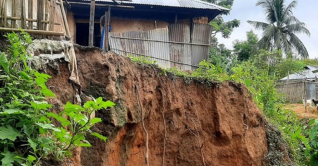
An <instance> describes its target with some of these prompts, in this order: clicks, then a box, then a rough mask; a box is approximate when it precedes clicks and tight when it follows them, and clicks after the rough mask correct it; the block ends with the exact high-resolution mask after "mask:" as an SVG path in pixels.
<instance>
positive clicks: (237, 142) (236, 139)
mask: <svg viewBox="0 0 318 166" xmlns="http://www.w3.org/2000/svg"><path fill="white" fill-rule="evenodd" d="M76 55H77V62H78V70H79V77H80V81H81V86H82V87H81V91H82V95H81V96H89V95H91V96H93V97H99V96H102V97H103V98H104V100H111V101H113V102H115V103H116V106H115V107H114V108H113V109H111V110H101V111H99V112H97V113H96V116H98V117H101V118H102V119H103V123H100V124H98V126H96V128H94V130H96V131H99V132H100V133H101V134H104V135H107V136H108V140H107V143H103V142H102V141H99V140H97V139H95V138H89V140H90V141H91V142H92V144H93V147H92V148H83V149H77V150H76V151H75V152H74V154H75V157H74V158H73V160H72V161H71V163H72V165H76V166H80V165H83V166H124V165H127V166H143V165H147V162H148V164H149V165H151V166H157V165H160V166H161V165H164V166H169V165H171V166H175V165H179V166H197V165H207V166H221V165H224V166H232V165H233V166H234V165H238V166H239V165H241V166H249V165H251V166H252V165H253V166H258V165H262V163H263V159H264V156H265V155H266V154H267V152H268V150H267V140H266V127H265V124H266V123H265V122H264V119H263V116H262V114H261V112H260V110H259V109H258V108H257V107H256V106H255V104H254V103H253V100H252V98H251V97H250V94H249V93H248V92H247V90H246V88H245V87H243V86H241V85H240V84H237V83H232V82H225V83H210V82H206V81H199V80H194V79H189V78H188V79H182V78H179V77H176V76H173V75H171V74H169V73H164V72H163V71H162V70H160V69H158V68H157V67H155V66H149V65H139V64H135V63H133V62H131V61H130V60H129V59H127V58H124V57H122V56H118V55H115V54H112V53H108V54H105V55H103V54H102V53H101V52H100V51H99V50H94V49H92V50H83V49H81V50H80V49H78V48H77V49H76ZM67 71H68V69H67V63H66V62H60V63H59V68H58V70H57V69H56V68H55V69H53V68H51V69H48V70H47V71H46V72H47V73H49V74H50V75H52V76H53V78H52V79H50V80H49V82H48V87H50V88H51V90H52V91H53V92H54V93H56V95H57V98H56V99H53V100H51V101H50V102H51V103H53V104H54V109H57V110H58V109H60V108H61V106H62V104H64V103H66V102H67V101H74V98H75V96H74V94H75V90H74V87H75V88H78V86H76V85H72V84H71V83H70V82H69V80H68V77H69V74H68V72H67ZM73 86H74V87H73ZM147 156H148V157H147Z"/></svg>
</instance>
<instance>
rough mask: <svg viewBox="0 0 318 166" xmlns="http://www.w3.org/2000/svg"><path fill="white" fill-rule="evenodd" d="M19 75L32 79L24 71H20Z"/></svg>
mask: <svg viewBox="0 0 318 166" xmlns="http://www.w3.org/2000/svg"><path fill="white" fill-rule="evenodd" d="M19 75H20V76H21V77H22V78H24V79H26V80H32V78H31V77H30V76H29V75H28V74H27V73H26V72H24V71H20V72H19Z"/></svg>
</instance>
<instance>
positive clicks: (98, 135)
mask: <svg viewBox="0 0 318 166" xmlns="http://www.w3.org/2000/svg"><path fill="white" fill-rule="evenodd" d="M91 135H92V136H95V137H97V138H99V139H101V140H103V141H104V142H106V140H107V137H105V136H102V135H100V134H98V133H96V132H93V133H91Z"/></svg>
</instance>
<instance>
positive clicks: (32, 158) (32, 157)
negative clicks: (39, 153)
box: [28, 155, 36, 163]
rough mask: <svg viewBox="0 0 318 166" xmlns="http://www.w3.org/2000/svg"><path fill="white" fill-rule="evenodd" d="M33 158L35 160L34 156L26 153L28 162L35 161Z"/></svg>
mask: <svg viewBox="0 0 318 166" xmlns="http://www.w3.org/2000/svg"><path fill="white" fill-rule="evenodd" d="M35 160H36V158H35V157H34V156H32V155H28V161H29V163H32V162H33V161H35Z"/></svg>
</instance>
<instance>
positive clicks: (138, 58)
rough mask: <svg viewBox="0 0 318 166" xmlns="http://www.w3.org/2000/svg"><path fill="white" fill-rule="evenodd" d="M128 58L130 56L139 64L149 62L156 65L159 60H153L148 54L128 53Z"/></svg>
mask: <svg viewBox="0 0 318 166" xmlns="http://www.w3.org/2000/svg"><path fill="white" fill-rule="evenodd" d="M128 58H130V59H131V60H132V61H133V62H135V63H138V64H148V65H155V64H157V61H154V60H152V59H151V58H150V57H148V56H134V55H128Z"/></svg>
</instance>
